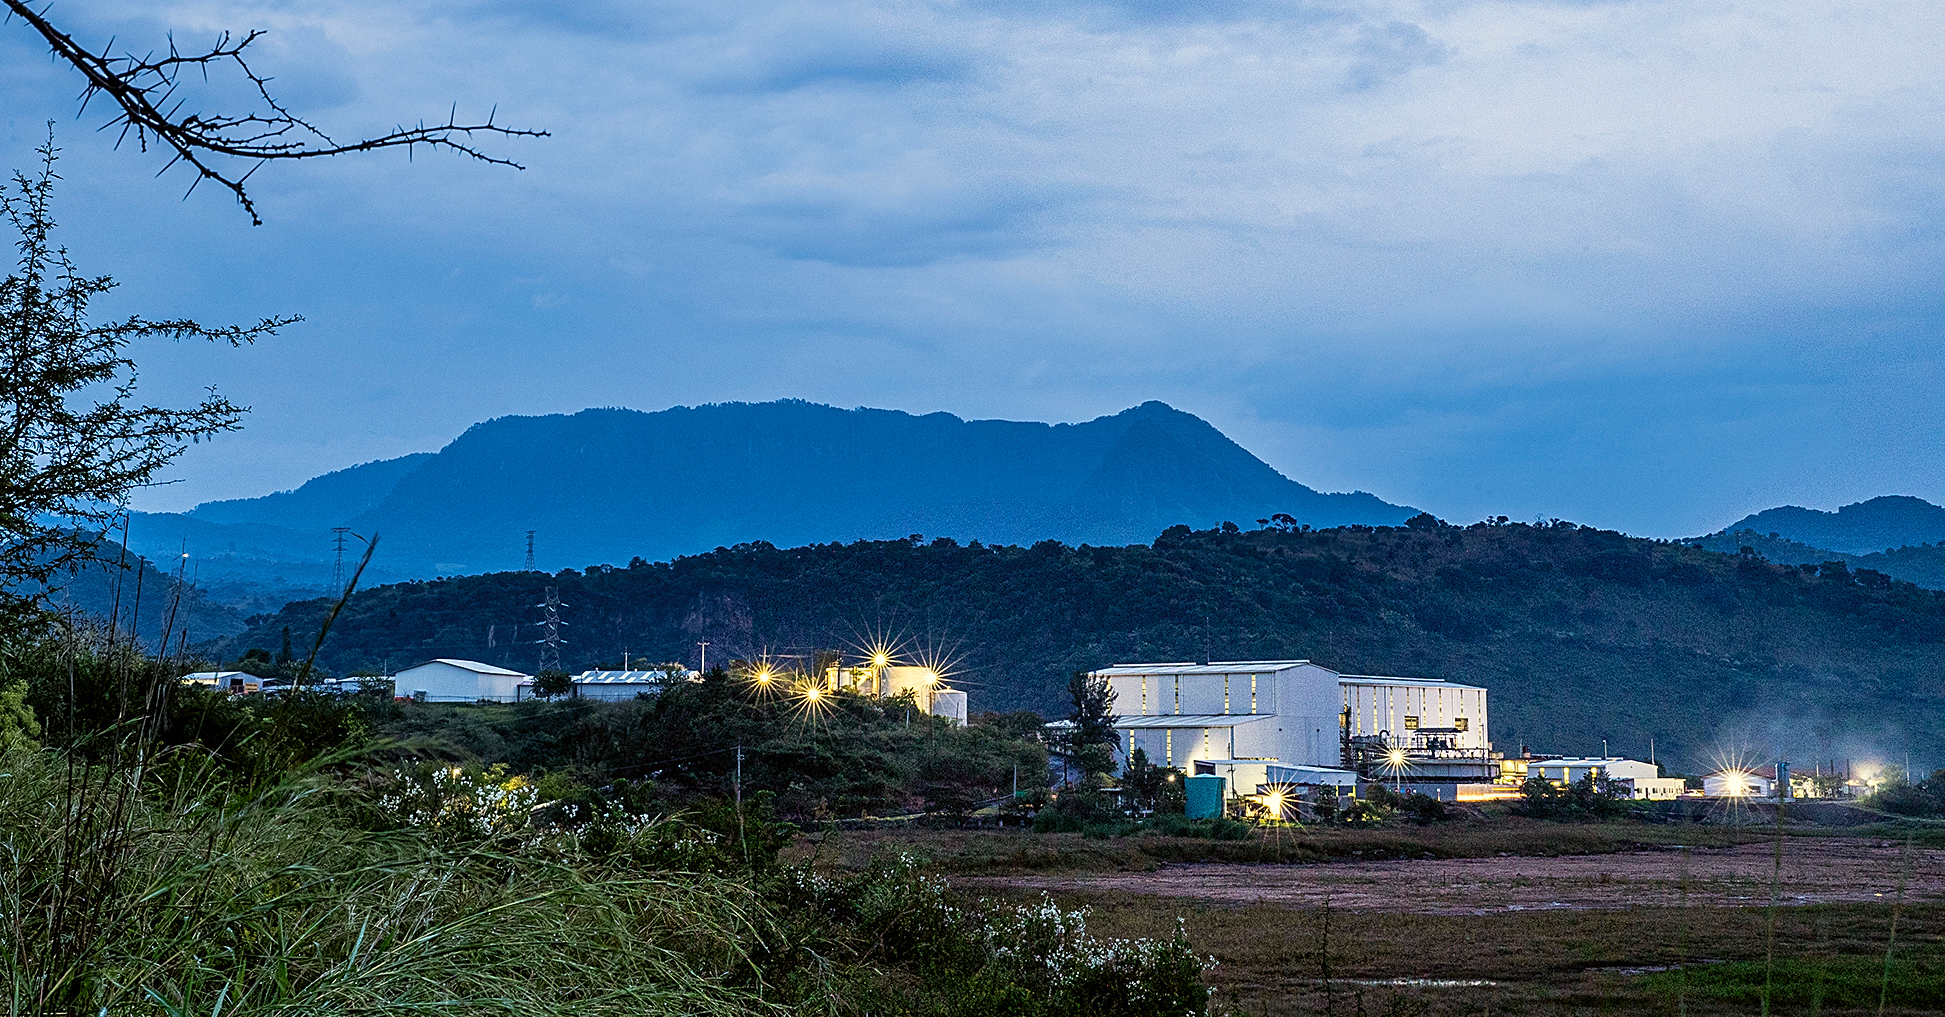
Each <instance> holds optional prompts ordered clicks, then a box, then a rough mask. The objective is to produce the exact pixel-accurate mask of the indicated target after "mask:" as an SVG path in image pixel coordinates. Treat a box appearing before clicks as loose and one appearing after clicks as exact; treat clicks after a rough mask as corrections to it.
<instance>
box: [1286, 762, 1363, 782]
mask: <svg viewBox="0 0 1945 1017" xmlns="http://www.w3.org/2000/svg"><path fill="white" fill-rule="evenodd" d="M1266 777H1267V779H1268V780H1269V782H1270V783H1272V784H1334V785H1336V786H1338V787H1344V786H1347V785H1351V784H1356V783H1357V781H1358V776H1357V773H1356V772H1355V771H1352V770H1340V769H1338V768H1337V767H1334V766H1306V765H1303V764H1300V763H1271V764H1270V766H1269V769H1268V771H1267V773H1266Z"/></svg>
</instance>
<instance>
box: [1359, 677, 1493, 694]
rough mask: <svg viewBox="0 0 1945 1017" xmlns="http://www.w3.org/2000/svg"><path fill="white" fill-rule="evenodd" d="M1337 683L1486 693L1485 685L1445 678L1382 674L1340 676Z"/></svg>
mask: <svg viewBox="0 0 1945 1017" xmlns="http://www.w3.org/2000/svg"><path fill="white" fill-rule="evenodd" d="M1337 681H1338V682H1339V683H1340V684H1343V685H1436V686H1438V687H1439V688H1442V689H1467V690H1476V691H1479V692H1484V691H1486V687H1485V686H1484V685H1461V684H1459V683H1458V682H1449V681H1446V680H1445V679H1443V678H1396V677H1392V676H1389V675H1381V674H1340V675H1338V676H1337Z"/></svg>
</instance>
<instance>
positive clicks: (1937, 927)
mask: <svg viewBox="0 0 1945 1017" xmlns="http://www.w3.org/2000/svg"><path fill="white" fill-rule="evenodd" d="M1783 848H1784V850H1783V859H1782V865H1781V867H1780V870H1779V869H1778V866H1777V862H1776V852H1775V844H1774V842H1771V843H1766V844H1765V843H1750V844H1741V845H1731V846H1721V847H1689V848H1682V847H1679V846H1673V847H1653V848H1646V849H1637V850H1630V851H1618V852H1609V853H1603V854H1591V855H1560V856H1554V857H1546V856H1532V855H1506V856H1501V857H1490V858H1430V857H1427V858H1417V859H1405V860H1385V861H1375V860H1374V861H1357V860H1353V861H1337V862H1327V863H1321V864H1306V865H1276V864H1255V865H1246V864H1233V863H1186V864H1168V865H1161V866H1160V867H1158V868H1153V869H1152V870H1150V871H1093V872H1072V871H1069V872H1021V873H1018V874H1013V875H1004V876H999V875H963V874H962V875H956V876H951V877H949V878H950V879H951V881H952V882H953V884H954V885H956V886H959V887H961V888H964V889H966V890H969V891H972V892H975V893H982V894H992V895H999V896H1015V895H1034V896H1037V895H1038V894H1039V893H1041V892H1046V893H1049V894H1051V895H1053V896H1054V897H1055V898H1056V899H1058V900H1060V901H1062V902H1063V903H1066V904H1068V905H1070V906H1071V905H1080V904H1084V905H1087V906H1088V908H1089V919H1088V926H1089V928H1090V929H1093V930H1094V931H1095V932H1096V933H1097V934H1101V935H1110V936H1150V937H1153V936H1166V935H1169V934H1171V933H1172V932H1173V931H1174V930H1175V929H1176V928H1177V926H1178V923H1180V927H1181V928H1183V929H1184V930H1186V931H1187V933H1188V935H1189V938H1190V940H1191V941H1192V942H1193V943H1195V944H1196V947H1197V949H1198V950H1201V951H1206V952H1207V953H1208V954H1209V955H1210V956H1211V957H1212V958H1213V959H1215V960H1216V961H1217V962H1218V963H1217V964H1216V965H1215V967H1214V968H1213V969H1212V970H1211V974H1210V977H1211V980H1212V983H1213V984H1214V985H1215V987H1216V989H1217V992H1216V996H1215V998H1214V1000H1213V1003H1214V1006H1213V1010H1212V1012H1213V1013H1217V1014H1226V1015H1236V1017H1241V1015H1251V1017H1285V1015H1287V1017H1297V1015H1304V1014H1332V1015H1336V1014H1342V1015H1345V1017H1350V1015H1360V1017H1362V1015H1370V1017H1381V1015H1382V1017H1448V1015H1449V1017H1475V1015H1480V1014H1495V1015H1525V1017H1579V1015H1588V1017H1592V1015H1596V1014H1667V1015H1668V1017H1684V1015H1685V1017H1716V1015H1721V1017H1728V1015H1731V1014H1750V1015H1753V1014H1757V1013H1762V1012H1767V1013H1773V1014H1806V1015H1807V1014H1815V1015H1819V1017H1839V1015H1845V1017H1851V1015H1854V1017H1866V1015H1869V1017H1880V1015H1889V1014H1900V1015H1916V1014H1931V1013H1937V1012H1939V1011H1940V1010H1941V1009H1945V1004H1941V1002H1940V1001H1941V1000H1945V850H1941V849H1938V848H1923V847H1916V846H1913V847H1907V846H1906V845H1905V843H1903V842H1902V841H1887V840H1881V839H1872V838H1868V837H1800V838H1786V839H1785V840H1784V842H1783ZM1772 877H1774V879H1772ZM1772 882H1773V883H1774V891H1772ZM1901 884H1902V889H1901V888H1900V887H1901ZM1772 892H1774V895H1775V900H1776V903H1778V904H1779V905H1781V906H1780V907H1776V908H1771V907H1769V904H1770V902H1771V896H1772Z"/></svg>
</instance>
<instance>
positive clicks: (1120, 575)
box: [207, 517, 1945, 772]
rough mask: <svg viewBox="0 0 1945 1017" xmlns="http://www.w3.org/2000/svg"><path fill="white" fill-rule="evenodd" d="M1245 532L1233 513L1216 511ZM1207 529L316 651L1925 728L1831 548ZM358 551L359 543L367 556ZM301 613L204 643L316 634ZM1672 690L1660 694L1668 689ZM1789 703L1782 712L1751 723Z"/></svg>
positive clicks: (388, 589)
mask: <svg viewBox="0 0 1945 1017" xmlns="http://www.w3.org/2000/svg"><path fill="white" fill-rule="evenodd" d="M1239 522H1242V523H1243V524H1244V525H1245V526H1249V525H1252V524H1251V523H1250V521H1248V520H1242V521H1239ZM1416 522H1417V523H1418V525H1417V526H1415V527H1376V528H1372V527H1347V528H1341V529H1332V530H1322V531H1308V532H1306V531H1304V530H1303V529H1301V528H1298V529H1287V528H1278V527H1276V526H1274V525H1272V526H1268V527H1264V528H1259V529H1237V530H1233V531H1231V530H1207V531H1197V532H1191V531H1189V530H1188V529H1187V528H1186V527H1176V528H1173V529H1170V530H1169V531H1168V532H1166V533H1164V534H1162V535H1161V536H1160V537H1159V538H1157V539H1156V540H1155V541H1154V543H1153V544H1152V545H1135V546H1129V547H1086V546H1083V547H1068V546H1064V545H1062V544H1059V543H1055V542H1052V541H1046V542H1042V543H1040V544H1036V545H1034V546H1032V547H993V546H982V545H978V544H973V545H960V544H958V543H956V542H954V541H952V540H947V539H937V540H931V541H925V540H912V541H899V540H894V541H876V542H858V543H853V544H846V545H841V546H840V545H836V544H826V545H817V546H810V547H799V548H789V549H781V548H776V547H772V546H770V545H768V544H761V543H758V544H743V545H738V546H736V547H733V548H724V549H719V550H717V551H714V552H712V553H709V554H703V555H696V556H693V557H686V558H679V559H676V560H674V561H671V562H646V561H642V560H639V559H637V560H636V561H634V562H632V563H630V564H629V565H627V566H618V567H608V566H593V567H590V568H588V569H586V570H585V571H575V570H571V569H570V570H564V571H562V572H560V573H559V574H557V575H551V576H550V575H544V574H540V573H502V574H496V575H484V576H470V577H462V578H454V579H445V580H438V581H434V582H423V583H404V584H396V585H390V586H383V587H378V588H374V589H371V590H368V591H364V592H361V593H359V594H358V595H357V596H355V597H354V598H353V599H352V601H351V603H350V604H349V605H348V606H347V607H346V610H345V612H344V614H343V615H342V616H341V618H340V619H339V622H338V625H337V627H336V628H335V629H333V631H332V635H331V638H330V640H329V641H328V642H327V643H326V645H325V648H324V653H323V656H322V657H321V658H320V660H321V661H322V662H323V663H324V664H326V665H327V666H329V667H330V668H332V669H334V670H335V671H337V672H340V673H348V672H351V671H356V670H360V669H372V670H378V669H383V668H386V667H389V668H392V669H396V668H398V667H401V666H405V665H409V664H411V663H415V662H417V661H420V660H424V659H428V658H431V657H436V656H450V657H464V658H470V659H475V660H482V661H486V662H488V663H493V664H502V665H507V666H512V667H516V668H520V669H525V670H529V671H530V670H531V669H532V668H533V667H534V661H533V659H532V654H533V652H534V650H533V643H532V640H533V639H534V638H536V636H537V633H536V632H535V629H534V623H535V622H536V621H537V620H538V619H539V615H538V614H537V613H536V611H535V610H534V608H533V605H534V604H537V603H539V602H540V601H541V600H542V599H543V596H544V592H545V587H548V586H554V587H556V588H557V589H558V590H559V591H560V596H561V598H562V599H563V600H565V601H566V602H568V603H569V604H571V605H572V608H571V610H570V611H569V612H568V613H567V615H566V618H567V620H568V621H569V622H570V623H571V625H572V630H571V631H572V636H573V643H572V645H571V646H570V647H568V648H567V651H566V657H567V664H568V666H569V669H570V670H572V669H577V668H580V667H586V666H594V665H596V664H619V663H620V662H621V661H622V659H623V655H624V653H628V654H632V655H633V656H634V657H635V658H637V659H653V660H686V661H689V662H690V663H691V664H692V665H693V664H694V663H695V655H696V647H695V642H696V641H697V640H704V639H706V640H710V641H711V645H710V655H711V659H716V656H715V655H716V654H717V653H719V652H720V653H723V654H724V655H725V656H730V655H754V654H757V653H759V652H761V651H764V650H766V649H768V650H771V651H778V650H790V651H795V650H810V649H816V648H828V647H844V646H855V645H857V644H858V643H859V642H860V641H861V637H862V635H863V634H864V633H869V632H880V631H884V630H893V631H897V632H900V633H902V634H903V635H905V636H906V637H907V638H908V640H909V641H911V642H914V643H929V644H931V645H932V646H933V647H934V648H936V649H941V650H951V651H954V652H956V654H957V656H958V658H959V662H960V664H961V666H962V668H963V673H962V675H961V681H962V683H963V684H964V686H965V687H967V688H969V689H970V692H971V696H972V699H973V702H974V708H975V709H992V710H1010V709H1020V708H1027V709H1036V710H1040V711H1042V712H1045V713H1049V714H1054V713H1058V712H1061V711H1063V710H1064V706H1065V704H1064V699H1065V697H1064V695H1063V693H1062V688H1063V685H1064V683H1065V682H1066V681H1067V677H1068V675H1070V674H1071V673H1072V672H1073V671H1075V670H1083V669H1091V668H1095V667H1099V666H1101V665H1104V664H1109V663H1113V662H1116V661H1139V660H1194V659H1203V658H1206V657H1211V656H1213V657H1215V658H1217V659H1232V660H1240V659H1256V658H1305V659H1313V660H1316V661H1318V662H1320V663H1322V664H1325V665H1326V666H1330V667H1334V668H1337V669H1340V670H1343V671H1347V672H1350V673H1367V674H1368V673H1392V674H1410V675H1429V676H1434V677H1444V678H1448V679H1453V680H1459V681H1466V682H1471V683H1474V684H1479V685H1484V686H1486V687H1487V688H1489V689H1491V690H1492V702H1493V735H1494V739H1495V740H1496V741H1497V742H1498V743H1499V744H1500V745H1502V746H1504V747H1509V748H1512V747H1517V746H1518V745H1519V744H1520V743H1522V742H1525V743H1530V744H1532V745H1533V746H1534V747H1535V748H1536V749H1540V750H1546V751H1555V752H1566V753H1590V754H1598V752H1599V751H1600V748H1601V742H1600V740H1601V739H1603V738H1605V739H1608V741H1609V744H1610V746H1611V748H1612V749H1613V750H1614V751H1616V752H1621V753H1625V754H1633V755H1639V756H1641V757H1642V758H1645V757H1646V754H1647V751H1648V742H1649V739H1650V738H1651V737H1652V738H1655V739H1656V741H1657V745H1658V748H1659V752H1660V758H1663V759H1667V760H1669V761H1670V762H1671V763H1673V764H1674V765H1677V766H1679V767H1682V768H1684V769H1686V770H1689V771H1691V772H1700V771H1702V770H1704V769H1706V768H1708V767H1709V766H1710V765H1711V764H1712V763H1715V762H1716V761H1717V760H1718V759H1719V758H1721V757H1723V756H1725V755H1726V756H1733V755H1734V754H1735V753H1736V751H1737V750H1738V749H1746V748H1754V747H1756V746H1758V745H1762V746H1769V745H1773V744H1775V743H1776V742H1777V741H1778V740H1779V739H1782V738H1787V739H1789V740H1791V741H1792V743H1795V744H1797V747H1798V749H1799V750H1800V751H1799V752H1798V753H1797V754H1798V755H1799V756H1800V757H1801V758H1811V757H1818V758H1821V757H1824V756H1830V755H1842V754H1843V751H1842V749H1841V748H1839V747H1838V746H1837V744H1836V743H1838V742H1839V741H1840V740H1848V741H1850V742H1863V743H1871V742H1873V741H1874V742H1875V743H1877V744H1882V745H1895V744H1900V743H1903V742H1905V741H1906V740H1907V739H1908V738H1909V737H1917V736H1918V735H1920V734H1922V733H1924V732H1929V731H1932V730H1936V729H1937V728H1938V727H1940V726H1941V725H1945V690H1941V688H1940V686H1939V685H1938V684H1937V683H1936V682H1931V681H1928V680H1927V679H1926V676H1927V675H1931V674H1936V673H1938V671H1939V670H1940V669H1941V668H1945V593H1939V592H1935V591H1931V590H1923V589H1919V588H1918V587H1916V586H1912V585H1910V584H1908V583H1903V582H1898V581H1895V580H1892V579H1890V578H1888V577H1886V576H1883V575H1881V574H1879V573H1876V572H1871V571H1868V570H1854V569H1850V568H1848V567H1845V566H1844V565H1843V564H1842V563H1841V562H1838V563H1833V564H1831V565H1827V566H1808V567H1796V566H1789V567H1786V566H1782V565H1778V564H1774V563H1771V562H1767V561H1763V560H1761V559H1759V558H1757V557H1755V556H1752V555H1740V554H1721V553H1716V552H1712V551H1707V550H1703V549H1700V548H1695V547H1687V546H1682V545H1678V544H1669V543H1662V542H1657V541H1652V540H1643V539H1638V538H1633V537H1627V536H1624V535H1622V534H1619V533H1613V532H1608V531H1602V530H1594V529H1589V528H1586V527H1578V526H1574V525H1572V524H1566V523H1562V524H1558V525H1553V524H1548V525H1526V524H1520V523H1504V524H1501V523H1498V522H1497V521H1496V522H1494V523H1493V524H1484V523H1481V524H1475V525H1472V526H1463V527H1459V526H1446V525H1443V524H1438V523H1436V522H1435V521H1432V520H1431V519H1430V517H1420V519H1418V520H1416ZM381 555H382V552H381ZM328 607H329V605H328V604H326V603H324V602H303V603H296V604H292V605H290V606H288V607H286V608H285V609H284V610H282V611H281V612H278V613H276V614H274V615H268V616H261V617H258V618H255V619H254V620H253V625H252V628H251V629H250V630H249V631H248V632H246V633H244V634H243V635H241V636H238V637H235V638H233V639H229V640H226V641H223V642H220V643H215V644H211V645H210V646H209V648H208V651H207V652H208V653H209V654H210V655H211V659H223V660H231V659H235V658H238V657H240V656H242V655H243V654H244V653H245V652H246V651H247V650H250V649H252V648H258V649H266V650H274V649H275V648H276V647H277V646H278V643H279V640H280V639H281V633H282V631H283V630H284V629H285V628H289V629H290V630H291V631H294V632H299V633H302V632H310V631H315V630H316V626H317V624H318V621H319V619H320V618H321V617H322V616H323V614H324V613H325V611H326V610H327V608H328ZM1676 690H1679V694H1677V693H1676ZM1776 717H1787V718H1789V721H1788V729H1787V730H1782V731H1773V730H1770V728H1769V727H1768V725H1769V724H1770V722H1771V718H1776Z"/></svg>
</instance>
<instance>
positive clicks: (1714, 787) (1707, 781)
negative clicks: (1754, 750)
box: [1702, 766, 1776, 798]
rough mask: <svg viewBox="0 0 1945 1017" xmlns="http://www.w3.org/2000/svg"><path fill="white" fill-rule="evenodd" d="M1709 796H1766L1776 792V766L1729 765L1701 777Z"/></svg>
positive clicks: (1704, 791) (1703, 786)
mask: <svg viewBox="0 0 1945 1017" xmlns="http://www.w3.org/2000/svg"><path fill="white" fill-rule="evenodd" d="M1702 793H1703V794H1705V795H1707V796H1709V797H1710V798H1768V797H1770V796H1771V795H1774V794H1775V793H1776V767H1774V766H1759V767H1731V768H1729V769H1726V770H1717V771H1716V772H1714V773H1711V774H1708V775H1707V776H1705V777H1703V778H1702Z"/></svg>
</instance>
